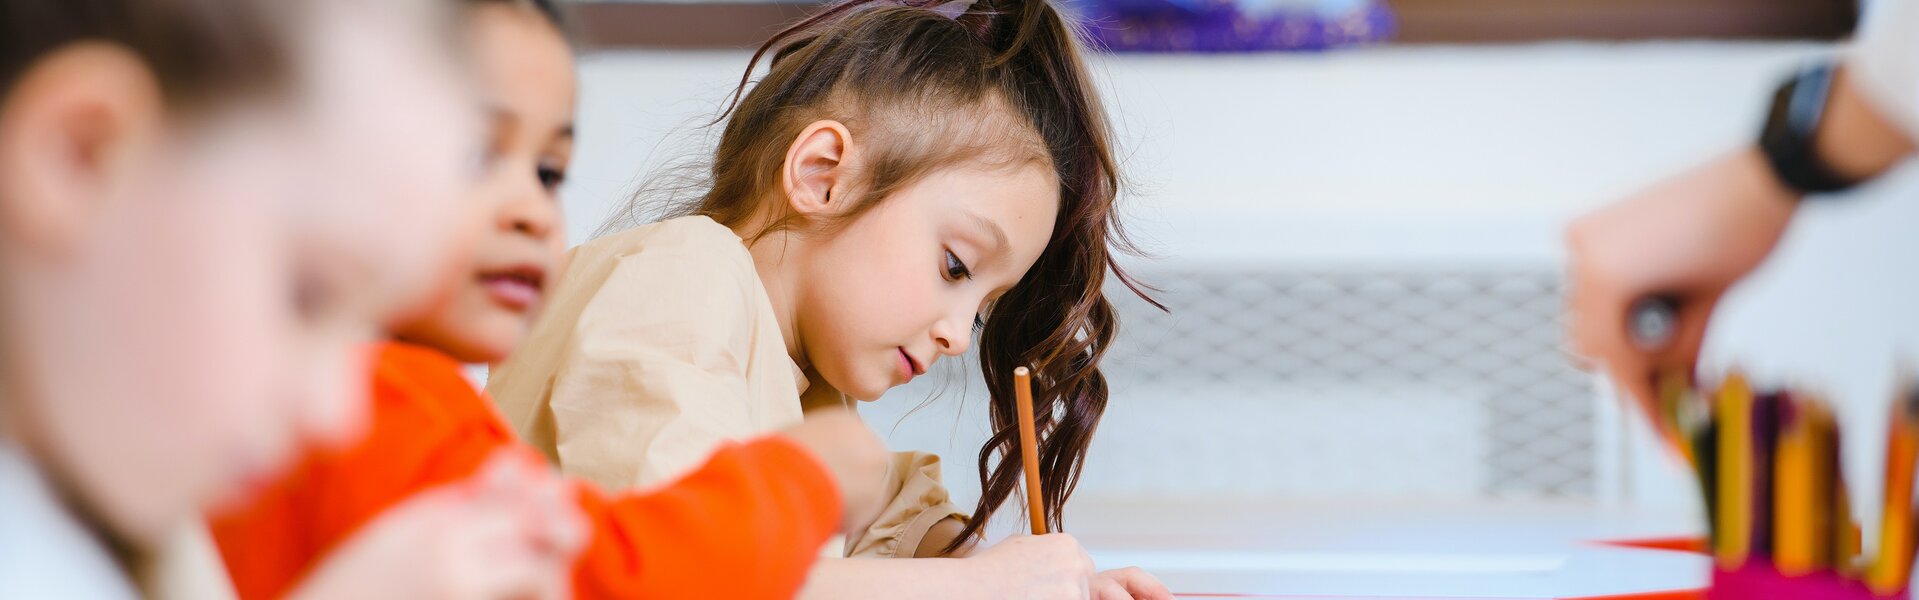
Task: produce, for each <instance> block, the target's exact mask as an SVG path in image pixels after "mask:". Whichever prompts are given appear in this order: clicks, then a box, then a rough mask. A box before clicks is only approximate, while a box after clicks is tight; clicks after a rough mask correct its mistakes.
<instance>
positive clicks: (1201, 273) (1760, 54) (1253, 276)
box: [565, 0, 1919, 597]
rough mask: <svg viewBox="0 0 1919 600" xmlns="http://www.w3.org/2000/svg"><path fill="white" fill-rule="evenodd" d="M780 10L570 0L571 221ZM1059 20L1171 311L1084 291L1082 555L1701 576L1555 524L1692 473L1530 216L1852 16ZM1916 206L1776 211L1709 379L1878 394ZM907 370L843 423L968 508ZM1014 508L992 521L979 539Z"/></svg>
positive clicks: (1846, 1)
mask: <svg viewBox="0 0 1919 600" xmlns="http://www.w3.org/2000/svg"><path fill="white" fill-rule="evenodd" d="M813 6H815V5H813V4H809V3H768V2H689V3H630V2H586V3H581V4H580V5H578V6H576V10H575V13H576V19H575V21H576V23H577V25H578V28H579V29H580V30H581V31H580V33H581V35H582V37H583V40H582V43H583V44H584V45H585V46H586V47H587V50H586V51H585V54H584V55H583V57H582V70H583V82H582V85H583V97H582V100H581V107H582V111H581V117H580V118H581V124H582V127H581V129H580V132H581V133H580V138H579V145H578V147H577V149H576V152H575V155H576V156H577V157H578V159H577V160H576V162H575V166H574V168H573V170H572V173H571V176H570V180H569V183H568V187H567V188H566V191H565V201H566V202H567V204H568V205H567V211H568V214H569V217H570V220H571V223H570V226H569V229H570V232H571V237H572V241H573V242H574V243H579V242H582V241H585V240H586V239H588V237H589V236H590V235H591V234H592V233H593V232H594V231H595V230H596V229H597V228H598V227H599V226H600V225H601V224H602V222H603V221H604V220H605V218H606V216H607V215H609V214H610V213H611V212H612V211H614V210H615V209H616V208H617V207H618V206H620V205H622V204H624V203H625V202H626V200H627V198H629V197H630V196H631V195H632V194H633V193H634V192H635V190H636V189H639V188H640V187H641V184H642V183H644V182H645V181H646V177H647V174H648V173H650V172H653V171H655V170H657V169H659V168H661V167H662V166H668V165H674V164H684V163H685V161H687V160H689V159H697V158H698V157H700V155H702V154H703V153H704V152H706V151H707V150H708V149H709V148H710V145H709V144H710V142H711V139H712V137H711V136H712V135H713V134H714V132H710V131H707V130H705V129H703V126H704V124H705V123H706V122H707V121H708V120H709V119H711V118H712V116H713V115H714V114H716V111H717V110H718V109H719V108H720V107H721V105H722V103H723V100H724V98H725V97H726V95H727V93H729V92H730V91H731V90H732V86H733V85H734V84H736V83H737V82H738V80H739V78H740V76H741V74H742V69H743V68H744V67H745V65H746V61H747V58H748V56H749V54H750V49H751V46H752V45H756V44H757V43H758V42H760V41H762V40H763V39H764V38H765V37H766V36H767V35H769V34H770V33H771V32H773V31H776V30H777V29H778V28H779V27H780V26H781V25H783V24H785V23H788V22H791V21H792V20H794V19H796V18H798V17H800V16H802V15H804V14H805V13H806V11H807V10H809V9H810V8H812V7H813ZM1067 6H1069V7H1072V8H1073V9H1074V10H1076V11H1079V12H1080V14H1082V15H1084V16H1085V17H1086V18H1087V19H1088V21H1089V23H1088V26H1089V29H1090V31H1091V36H1092V37H1093V38H1094V39H1096V40H1098V41H1099V42H1100V43H1101V44H1102V45H1103V47H1105V48H1106V50H1105V51H1102V52H1100V53H1098V54H1097V55H1096V56H1095V57H1094V58H1093V60H1092V62H1093V65H1094V68H1095V72H1096V73H1097V74H1098V77H1099V81H1098V83H1099V84H1100V85H1101V87H1102V88H1103V89H1104V91H1105V94H1106V96H1105V99H1106V102H1107V107H1108V109H1109V110H1110V111H1111V112H1112V115H1113V117H1114V119H1115V122H1116V127H1117V130H1118V133H1119V141H1120V144H1119V145H1120V151H1121V154H1122V156H1123V158H1124V166H1125V167H1126V169H1127V172H1128V176H1129V177H1130V178H1131V184H1132V185H1131V187H1129V188H1128V189H1127V190H1126V191H1125V193H1124V196H1123V206H1124V210H1125V212H1126V214H1127V216H1128V218H1129V224H1130V225H1131V226H1132V228H1133V231H1134V233H1135V234H1137V236H1138V238H1139V240H1140V241H1141V242H1143V243H1144V245H1145V246H1146V248H1147V250H1149V251H1150V252H1151V253H1152V254H1153V256H1151V257H1142V258H1133V259H1130V260H1128V261H1126V262H1125V265H1126V266H1127V267H1128V268H1129V269H1131V270H1132V271H1133V272H1134V273H1135V274H1137V275H1139V276H1140V277H1141V278H1142V279H1143V280H1145V281H1146V282H1148V283H1150V284H1153V285H1156V286H1158V287H1160V288H1161V289H1163V290H1164V291H1163V292H1161V293H1160V294H1159V296H1158V297H1159V299H1160V300H1162V301H1163V302H1165V304H1166V305H1167V306H1168V307H1169V308H1170V309H1171V311H1170V312H1168V313H1160V312H1157V311H1154V310H1152V309H1151V308H1150V307H1148V306H1147V305H1145V304H1144V303H1142V302H1139V301H1137V300H1136V299H1132V298H1130V297H1127V295H1126V294H1125V292H1124V290H1123V289H1116V290H1113V291H1112V295H1113V296H1114V297H1117V298H1120V301H1119V302H1120V306H1121V313H1122V323H1123V326H1122V333H1121V336H1120V338H1119V341H1118V342H1117V343H1116V344H1115V346H1114V348H1113V351H1112V353H1111V354H1110V358H1109V360H1108V362H1107V363H1106V364H1107V367H1106V373H1107V375H1108V377H1109V378H1110V380H1111V383H1112V387H1113V396H1112V400H1111V404H1110V407H1109V409H1108V413H1107V416H1106V419H1105V421H1104V422H1103V424H1102V425H1101V428H1100V431H1099V434H1098V437H1097V439H1096V442H1095V443H1094V445H1093V447H1092V454H1091V457H1090V459H1089V462H1088V465H1087V468H1086V471H1085V473H1084V476H1083V478H1082V480H1081V483H1080V485H1079V488H1078V492H1077V494H1076V495H1075V496H1074V501H1073V503H1072V504H1070V505H1069V510H1068V512H1067V519H1066V525H1067V528H1068V530H1069V531H1071V532H1073V533H1075V534H1077V535H1079V536H1080V537H1081V538H1082V539H1083V540H1084V541H1086V543H1087V545H1088V546H1089V547H1090V548H1092V549H1094V551H1095V552H1094V553H1095V556H1096V557H1097V558H1099V559H1100V560H1101V562H1102V563H1103V566H1116V565H1117V564H1120V563H1130V564H1140V565H1141V566H1146V567H1148V568H1149V569H1152V570H1154V571H1156V572H1157V573H1159V574H1160V575H1161V577H1162V578H1163V579H1165V580H1166V581H1167V583H1168V584H1169V585H1171V586H1172V587H1173V588H1174V589H1175V591H1181V592H1189V593H1216V594H1261V593H1268V594H1278V593H1292V594H1341V595H1368V594H1370V595H1377V596H1389V597H1390V596H1399V595H1409V594H1423V595H1440V596H1445V595H1452V596H1483V597H1564V596H1576V595H1583V594H1605V593H1627V592H1638V591H1649V590H1656V589H1672V588H1677V587H1685V586H1688V585H1696V584H1698V583H1699V582H1700V581H1702V580H1703V572H1702V569H1703V565H1704V564H1705V563H1704V559H1702V558H1697V557H1693V556H1690V555H1685V554H1679V553H1671V552H1646V551H1629V550H1624V549H1608V548H1602V547H1598V546H1593V545H1591V544H1587V543H1586V542H1588V541H1590V540H1595V539H1619V538H1642V537H1658V536H1671V535H1689V534H1697V533H1698V532H1699V531H1700V525H1699V516H1698V509H1697V508H1696V499H1695V497H1694V495H1693V487H1692V483H1691V480H1690V479H1689V478H1688V477H1687V476H1686V475H1684V474H1683V473H1682V472H1681V471H1680V470H1679V466H1678V465H1677V463H1676V461H1673V460H1671V459H1669V458H1668V457H1666V456H1664V455H1663V454H1662V453H1661V451H1660V450H1658V449H1657V448H1656V447H1655V446H1654V445H1653V444H1652V443H1651V442H1650V438H1648V437H1647V436H1646V435H1645V433H1644V431H1643V427H1641V426H1640V425H1639V423H1638V421H1637V420H1636V415H1630V414H1626V413H1623V412H1622V411H1621V410H1620V406H1619V405H1618V403H1617V402H1616V401H1615V399H1614V398H1613V395H1612V393H1611V391H1610V390H1608V389H1606V387H1605V386H1604V385H1603V383H1602V382H1601V381H1600V380H1598V379H1597V378H1595V377H1593V376H1591V375H1588V374H1586V373H1583V372H1581V371H1579V370H1577V369H1576V368H1575V367H1574V364H1573V362H1572V361H1571V360H1570V359H1569V357H1568V355H1567V353H1566V349H1565V347H1564V343H1563V335H1562V326H1561V323H1560V315H1559V312H1560V302H1561V300H1560V298H1561V294H1562V291H1563V289H1562V288H1563V286H1562V275H1561V269H1562V266H1561V261H1562V259H1563V252H1562V249H1561V247H1560V235H1561V230H1562V229H1563V228H1564V226H1565V225H1566V223H1567V222H1568V221H1569V220H1570V219H1571V218H1572V217H1574V216H1576V215H1579V214H1581V213H1582V212H1584V211H1587V210H1590V209H1592V208H1595V207H1597V206H1600V205H1602V204H1604V203H1607V202H1609V201H1612V200H1616V199H1619V198H1621V197H1623V196H1625V195H1626V194H1629V193H1631V192H1633V191H1635V190H1636V189H1638V188H1640V187H1642V186H1645V185H1647V184H1649V183H1651V182H1653V181H1654V180H1656V179H1658V178H1660V177H1662V176H1664V175H1667V174H1670V173H1674V172H1677V171H1679V170H1682V169H1684V168H1686V167H1688V166H1690V165H1692V164H1695V163H1698V162H1700V161H1703V160H1705V159H1707V158H1709V157H1711V156H1713V155H1714V154H1716V153H1720V152H1724V151H1727V150H1729V149H1731V148H1733V147H1735V146H1737V145H1739V144H1742V143H1747V142H1749V141H1750V140H1751V139H1753V138H1754V136H1755V135H1756V132H1757V131H1758V128H1759V125H1760V122H1761V116H1762V111H1763V110H1764V108H1765V105H1766V102H1767V100H1768V97H1769V94H1770V91H1771V90H1772V88H1773V87H1774V86H1775V85H1776V84H1777V83H1778V81H1780V79H1781V78H1782V77H1784V76H1785V75H1786V74H1788V73H1789V72H1790V71H1791V70H1793V69H1794V68H1796V67H1798V66H1800V65H1802V64H1804V63H1806V62H1807V61H1809V60H1811V59H1814V58H1817V57H1820V56H1823V55H1827V54H1829V53H1831V52H1833V51H1834V50H1835V49H1836V48H1837V47H1838V44H1841V43H1843V40H1844V39H1845V37H1846V36H1847V35H1848V34H1849V32H1850V31H1851V28H1852V25H1853V23H1854V21H1855V20H1856V18H1857V15H1858V13H1859V11H1860V10H1861V9H1862V7H1861V6H1860V5H1858V4H1856V3H1854V2H1852V1H1851V0H1386V1H1384V2H1373V1H1368V0H1243V1H1241V2H1238V3H1235V2H1231V1H1220V0H1196V1H1186V0H1110V1H1109V0H1080V1H1078V2H1069V3H1068V4H1067ZM1908 171H1910V169H1908ZM1913 194H1919V174H1915V173H1911V172H1907V173H1902V174H1900V175H1899V176H1895V177H1891V178H1889V180H1887V181H1884V182H1882V183H1881V184H1878V185H1875V186H1872V187H1870V188H1867V189H1865V190H1861V191H1859V192H1857V193H1854V194H1852V195H1853V196H1856V197H1857V198H1853V199H1847V200H1844V201H1841V202H1817V203H1815V204H1814V205H1813V206H1811V207H1810V208H1808V209H1807V211H1806V212H1808V213H1810V214H1808V215H1807V217H1806V218H1804V219H1801V220H1799V221H1798V222H1796V223H1795V225H1794V228H1793V229H1792V230H1791V231H1790V232H1789V233H1788V235H1787V238H1786V239H1785V241H1784V242H1783V247H1782V249H1781V251H1780V252H1778V253H1776V254H1775V256H1774V259H1773V260H1772V261H1771V262H1770V263H1769V264H1768V265H1767V266H1766V267H1765V268H1764V269H1763V270H1762V271H1761V272H1760V273H1759V274H1758V276H1756V277H1755V278H1753V280H1752V281H1750V282H1749V283H1748V284H1746V285H1744V286H1742V287H1741V288H1740V289H1739V290H1738V291H1737V293H1736V294H1735V295H1734V297H1733V298H1731V299H1730V300H1729V301H1728V302H1727V303H1726V304H1725V306H1724V309H1723V310H1722V312H1721V314H1720V315H1719V317H1718V319H1717V322H1716V324H1715V328H1714V330H1713V332H1712V333H1711V334H1710V336H1709V342H1708V352H1707V363H1708V365H1709V366H1708V369H1709V370H1710V369H1713V368H1722V367H1723V366H1725V365H1733V364H1736V365H1739V366H1740V367H1742V368H1744V369H1746V370H1748V371H1750V372H1752V373H1753V374H1754V375H1755V377H1757V378H1759V379H1761V380H1762V381H1776V382H1787V383H1793V384H1795V385H1801V386H1806V387H1811V388H1813V389H1816V390H1822V391H1827V392H1829V393H1831V394H1832V395H1834V396H1835V398H1836V399H1837V400H1839V401H1841V402H1847V401H1862V402H1863V401H1883V397H1884V396H1886V395H1887V394H1890V393H1891V389H1892V385H1893V380H1894V379H1895V377H1896V376H1897V375H1898V371H1897V368H1896V367H1895V364H1896V363H1895V360H1896V357H1898V356H1901V353H1906V354H1904V355H1905V356H1919V354H1912V353H1911V351H1912V350H1914V349H1919V316H1915V315H1914V313H1913V310H1912V308H1911V307H1913V306H1919V303H1915V301H1916V300H1919V283H1915V281H1914V279H1915V278H1914V277H1913V276H1912V275H1913V272H1914V269H1913V266H1914V265H1915V264H1919V262H1916V261H1915V258H1919V236H1914V235H1912V234H1911V224H1913V223H1919V202H1910V201H1906V202H1887V201H1883V198H1885V197H1891V196H1911V195H1913ZM1902 224H1903V225H1902ZM1905 360H1912V359H1905ZM1907 364H1912V363H1907ZM1715 365H1716V366H1715ZM936 373H937V374H938V375H939V376H937V377H929V378H922V380H921V381H919V382H916V383H914V384H912V385H909V386H906V387H903V388H900V389H897V390H894V391H893V392H891V393H889V394H888V395H887V396H886V397H885V398H883V399H882V400H880V401H879V402H876V403H873V404H870V405H867V406H864V407H863V413H864V414H865V416H866V417H867V419H868V421H869V423H871V424H872V425H873V426H874V428H875V429H877V430H879V432H880V433H881V435H882V436H884V437H886V438H887V439H888V440H889V441H890V442H891V444H892V445H893V446H894V447H895V448H896V449H918V450H926V451H931V452H936V453H939V454H941V455H942V456H943V457H945V471H946V472H945V475H946V481H947V483H948V485H949V486H950V488H951V489H952V491H953V493H954V495H955V496H956V502H958V503H959V504H961V505H962V506H969V507H970V506H971V504H972V502H973V501H974V500H975V499H976V498H977V496H978V488H979V485H978V482H977V475H976V473H975V465H976V460H977V455H978V451H979V443H980V442H981V440H983V439H984V438H985V436H986V425H985V424H986V418H985V412H984V407H985V405H984V400H983V397H984V394H983V388H982V386H981V385H979V383H978V381H977V378H978V376H979V375H978V373H977V370H975V369H973V368H972V361H947V362H944V363H942V364H941V365H940V368H939V369H936ZM1862 437H1867V438H1870V436H1862ZM1861 443H1864V442H1861ZM1849 447H1850V446H1849ZM1861 453H1863V451H1860V452H1855V454H1861ZM1853 468H1854V469H1855V470H1857V469H1865V468H1867V467H1863V466H1859V467H1853ZM1850 479H1851V481H1852V482H1860V481H1862V480H1866V479H1874V480H1876V479H1877V478H1876V477H1870V478H1868V477H1865V476H1864V475H1863V474H1861V475H1855V476H1852V477H1851V478H1850ZM1856 491H1857V492H1859V494H1858V495H1859V496H1865V497H1872V496H1871V494H1876V493H1877V491H1876V490H1867V489H1858V490H1856ZM1024 522H1025V521H1024V519H1023V518H1019V516H1018V512H1017V508H1014V509H1013V510H1009V511H1008V512H1007V513H1006V517H1005V518H1003V519H1000V522H999V523H997V524H996V525H997V526H996V527H994V528H993V530H994V531H995V532H996V533H997V534H1000V535H1004V534H1008V533H1011V532H1014V531H1017V530H1018V529H1019V528H1020V527H1021V526H1022V524H1023V523H1024Z"/></svg>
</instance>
